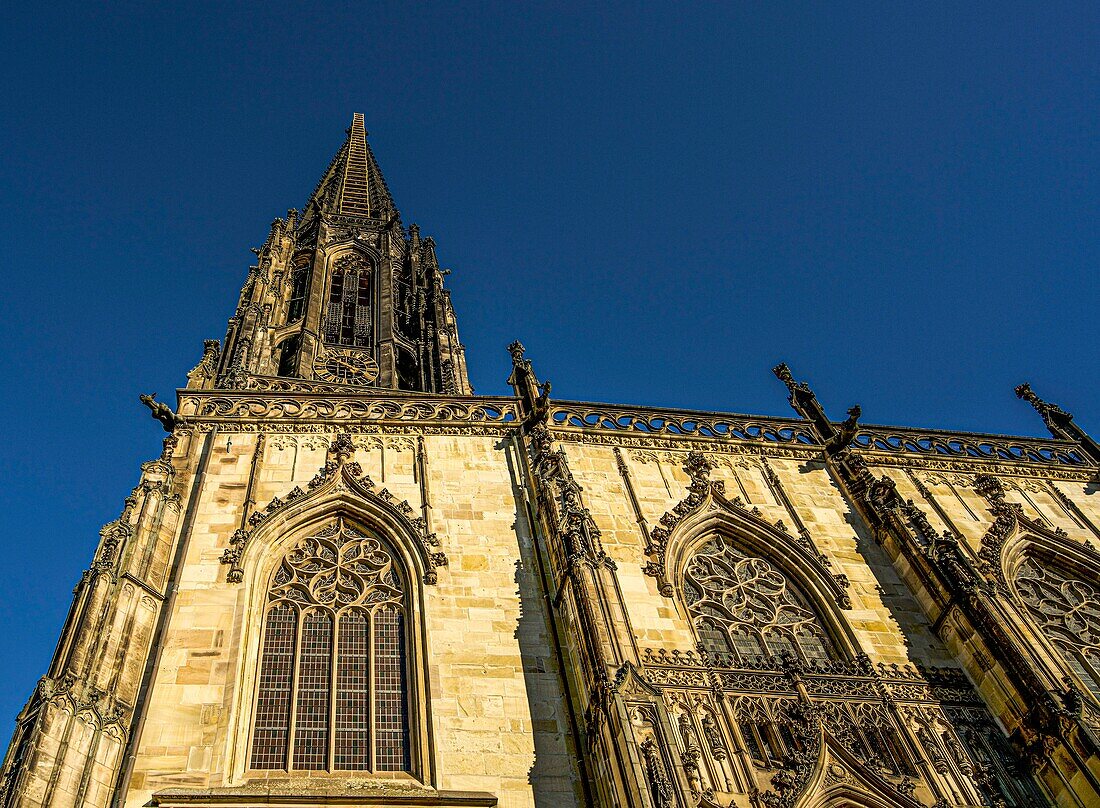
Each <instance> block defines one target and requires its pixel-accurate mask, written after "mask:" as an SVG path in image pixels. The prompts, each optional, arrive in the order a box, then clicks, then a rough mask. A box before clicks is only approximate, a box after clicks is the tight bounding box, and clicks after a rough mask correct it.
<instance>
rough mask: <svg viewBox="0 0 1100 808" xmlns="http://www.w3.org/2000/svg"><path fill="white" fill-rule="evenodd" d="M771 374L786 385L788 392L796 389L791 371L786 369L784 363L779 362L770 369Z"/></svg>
mask: <svg viewBox="0 0 1100 808" xmlns="http://www.w3.org/2000/svg"><path fill="white" fill-rule="evenodd" d="M772 373H774V374H775V375H776V378H778V379H779V381H781V382H783V384H785V385H787V389H788V390H790V391H791V392H792V393H793V392H794V391H795V389H796V388H797V387H798V384H797V382H795V380H794V377H793V376H792V375H791V369H790V368H789V367H787V363H786V362H780V363H779V364H778V365H776V366H775V367H774V368H772Z"/></svg>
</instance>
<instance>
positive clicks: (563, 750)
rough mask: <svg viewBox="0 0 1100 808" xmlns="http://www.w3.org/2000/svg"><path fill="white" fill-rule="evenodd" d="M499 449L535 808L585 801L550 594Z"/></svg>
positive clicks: (518, 491) (515, 476) (505, 447)
mask: <svg viewBox="0 0 1100 808" xmlns="http://www.w3.org/2000/svg"><path fill="white" fill-rule="evenodd" d="M497 448H498V449H500V450H501V451H503V453H504V455H505V457H506V459H507V462H508V470H509V473H510V476H511V480H512V494H513V496H514V498H515V506H516V521H515V522H514V524H513V528H514V530H515V534H516V540H517V550H518V555H519V557H518V558H517V559H516V562H515V565H516V575H515V581H516V593H517V595H518V597H519V606H520V611H519V613H520V616H519V620H518V621H517V623H516V630H515V637H516V639H517V640H518V641H519V648H520V656H521V658H522V661H523V682H524V686H525V687H526V690H527V702H528V705H529V709H530V712H531V723H532V729H533V740H534V747H535V755H534V761H533V762H532V765H531V769H530V771H529V773H528V781H529V782H530V784H531V789H532V793H533V794H534V799H535V805H536V806H537V808H556V807H557V806H565V805H569V804H576V805H584V804H585V800H584V796H583V791H582V788H581V775H580V773H579V771H578V767H579V766H578V756H577V746H576V743H575V738H574V736H573V725H572V722H571V720H570V706H569V703H568V701H567V698H566V695H565V687H564V682H563V680H562V675H561V668H560V662H559V656H558V651H557V648H556V645H555V642H554V636H555V635H554V632H553V629H552V626H551V623H550V615H549V603H548V598H547V597H546V594H545V591H544V587H543V583H542V575H541V572H540V568H539V562H538V558H537V556H536V553H537V552H538V551H537V550H536V547H535V543H534V542H535V540H534V538H533V530H532V526H531V525H530V524H529V521H528V518H527V509H526V507H525V505H524V492H523V488H522V487H521V485H520V482H519V480H520V476H519V470H518V469H517V468H516V467H515V457H514V455H513V453H512V452H511V451H509V449H510V448H511V443H510V442H509V441H501V443H500V444H498V446H497ZM516 718H519V716H516ZM505 751H509V750H505ZM515 751H516V752H520V751H521V750H515Z"/></svg>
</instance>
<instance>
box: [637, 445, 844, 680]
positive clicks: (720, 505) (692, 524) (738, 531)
mask: <svg viewBox="0 0 1100 808" xmlns="http://www.w3.org/2000/svg"><path fill="white" fill-rule="evenodd" d="M689 462H690V461H689ZM661 524H662V527H658V528H654V530H653V531H652V534H651V536H652V538H651V546H650V547H649V548H648V549H649V550H650V555H651V556H653V557H655V560H654V561H652V562H650V563H649V564H648V565H647V567H646V571H647V572H648V573H649V574H651V575H654V576H655V577H657V578H658V580H659V581H660V585H661V592H662V594H664V595H666V596H670V597H674V598H675V600H676V603H677V608H678V609H681V614H682V616H683V617H684V618H685V619H691V620H692V623H693V628H694V627H696V625H697V624H696V621H695V620H694V619H692V615H691V614H690V613H689V610H688V603H689V600H690V597H689V596H690V595H691V594H692V593H690V592H689V591H688V589H687V588H686V587H687V586H690V584H688V583H686V581H687V579H688V578H690V575H688V574H687V568H688V566H689V564H691V563H692V560H693V559H694V558H695V557H696V555H697V554H698V553H699V552H700V550H703V549H704V548H707V547H708V545H712V546H713V545H714V544H715V543H716V542H721V543H723V544H724V545H725V546H726V547H728V548H729V550H730V552H731V553H734V554H737V553H739V554H741V555H743V556H744V557H745V558H746V559H750V560H753V561H755V562H757V563H758V569H757V570H756V572H758V573H760V574H761V575H765V576H768V575H771V576H772V577H771V580H773V581H775V583H776V586H777V591H778V587H779V578H776V577H774V576H775V575H778V576H779V577H781V578H782V579H783V581H785V582H789V584H790V585H791V591H792V592H793V596H792V597H793V601H795V602H801V604H802V605H804V606H805V607H806V608H808V609H810V610H811V611H812V612H813V614H814V616H816V618H817V619H818V620H819V621H820V624H821V627H822V628H823V629H824V633H825V636H826V637H827V640H828V644H829V646H830V647H831V650H832V651H833V652H834V653H835V654H836V655H838V656H840V657H842V658H845V659H853V658H854V657H855V656H856V655H857V654H858V653H859V651H860V648H859V644H858V642H857V640H856V637H855V634H854V633H853V631H852V629H851V627H850V626H849V625H848V621H847V620H845V619H844V618H843V616H842V615H841V614H840V613H839V609H841V608H849V607H850V605H851V604H850V601H849V599H848V594H847V591H846V588H845V587H846V582H845V581H844V579H842V578H841V577H840V576H835V575H833V574H832V572H830V570H829V568H828V567H827V566H826V565H827V564H828V560H827V559H825V558H824V557H823V556H820V555H818V554H817V553H815V552H813V551H812V549H811V548H808V547H806V546H804V545H803V544H802V543H800V542H799V541H797V540H796V539H795V538H794V537H792V536H791V535H790V534H788V533H785V532H784V531H782V530H781V529H779V528H778V527H776V526H775V525H772V524H769V523H768V522H767V521H766V520H764V519H763V518H762V517H760V516H758V515H757V514H754V513H753V512H751V511H749V510H747V509H745V508H744V507H742V506H740V505H738V504H736V503H734V502H731V501H730V500H728V499H727V498H726V497H725V494H724V493H723V490H722V485H721V483H715V482H710V481H709V479H707V478H706V475H705V474H702V475H693V482H692V487H691V489H690V493H689V495H688V497H687V499H685V500H684V502H682V503H680V505H678V506H676V508H674V509H673V511H671V512H670V514H669V515H666V518H663V519H662V520H661ZM765 568H766V569H765ZM696 630H698V629H696Z"/></svg>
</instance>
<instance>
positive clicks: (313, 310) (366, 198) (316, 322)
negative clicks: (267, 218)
mask: <svg viewBox="0 0 1100 808" xmlns="http://www.w3.org/2000/svg"><path fill="white" fill-rule="evenodd" d="M254 252H255V253H256V256H257V259H258V260H257V264H256V266H253V267H251V268H250V269H249V272H248V277H247V278H246V279H245V284H244V288H243V289H242V290H241V294H240V298H239V302H238V306H237V311H236V313H235V314H234V316H233V317H232V318H231V319H230V321H229V329H228V332H227V334H226V338H225V342H224V350H222V351H221V353H220V355H219V354H218V353H217V352H216V350H214V349H211V347H210V343H208V345H207V349H206V350H205V352H204V358H203V360H202V362H200V365H199V367H198V368H196V370H195V371H193V372H192V374H191V377H190V378H189V383H190V386H192V387H205V388H209V387H216V388H229V389H242V388H244V389H260V390H270V391H278V392H292V393H293V392H305V393H309V392H334V390H333V389H332V387H331V386H332V385H346V386H350V387H352V388H361V389H368V388H383V389H391V390H407V391H411V392H421V393H442V394H446V395H469V394H471V393H472V392H473V389H472V388H471V387H470V382H469V379H468V376H467V373H466V357H465V348H464V347H463V345H462V343H461V342H460V341H459V337H458V322H457V320H456V318H455V311H454V307H453V306H452V305H451V295H450V292H449V291H447V290H446V289H444V287H443V279H444V276H446V275H447V274H448V272H449V270H446V269H443V268H441V267H440V266H439V261H438V259H437V258H436V252H435V242H434V241H433V240H432V239H431V238H430V237H429V238H421V236H420V229H419V228H418V227H417V226H416V225H412V226H411V227H410V228H409V229H408V230H407V231H406V230H405V228H404V227H403V226H402V224H401V216H400V213H399V212H398V210H397V206H396V205H395V204H394V202H393V197H391V196H390V191H389V188H387V187H386V181H385V179H384V178H383V177H382V171H381V169H379V167H378V163H377V161H376V160H375V159H374V153H373V152H372V151H371V148H370V145H369V144H368V143H367V133H366V128H365V126H364V123H363V116H362V115H361V114H360V113H356V114H355V115H354V117H353V119H352V123H351V126H350V127H349V128H348V130H347V139H346V140H345V141H344V143H343V145H342V146H341V147H340V149H339V150H338V151H337V153H336V156H335V157H334V158H333V160H332V162H331V163H330V164H329V166H328V169H327V170H326V171H325V173H324V175H323V176H322V178H321V181H320V182H319V183H318V184H317V187H316V188H315V189H314V191H313V193H312V194H311V195H310V198H309V201H308V202H307V203H306V207H305V210H303V211H302V214H301V215H300V216H299V215H298V212H297V211H294V210H292V211H289V212H288V213H287V216H286V218H285V219H276V220H275V222H274V223H273V224H272V226H271V232H270V233H269V235H268V237H267V239H266V240H265V241H264V243H263V246H262V247H260V248H258V249H256V250H255V251H254ZM216 347H217V346H216V345H215V346H214V348H215V349H216ZM215 364H216V366H217V367H216V369H214V370H213V371H212V370H211V367H210V366H213V365H215ZM317 383H320V384H321V385H324V387H323V388H321V389H318V384H317Z"/></svg>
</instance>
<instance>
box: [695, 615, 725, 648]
mask: <svg viewBox="0 0 1100 808" xmlns="http://www.w3.org/2000/svg"><path fill="white" fill-rule="evenodd" d="M697 625H698V628H699V642H701V643H702V644H703V647H704V648H706V649H707V652H708V653H711V654H728V653H730V651H731V649H730V641H729V638H728V637H727V636H726V630H725V629H724V628H722V627H721V626H719V625H718V624H717V623H715V622H714V621H713V620H700V621H699V622H698V624H697Z"/></svg>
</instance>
